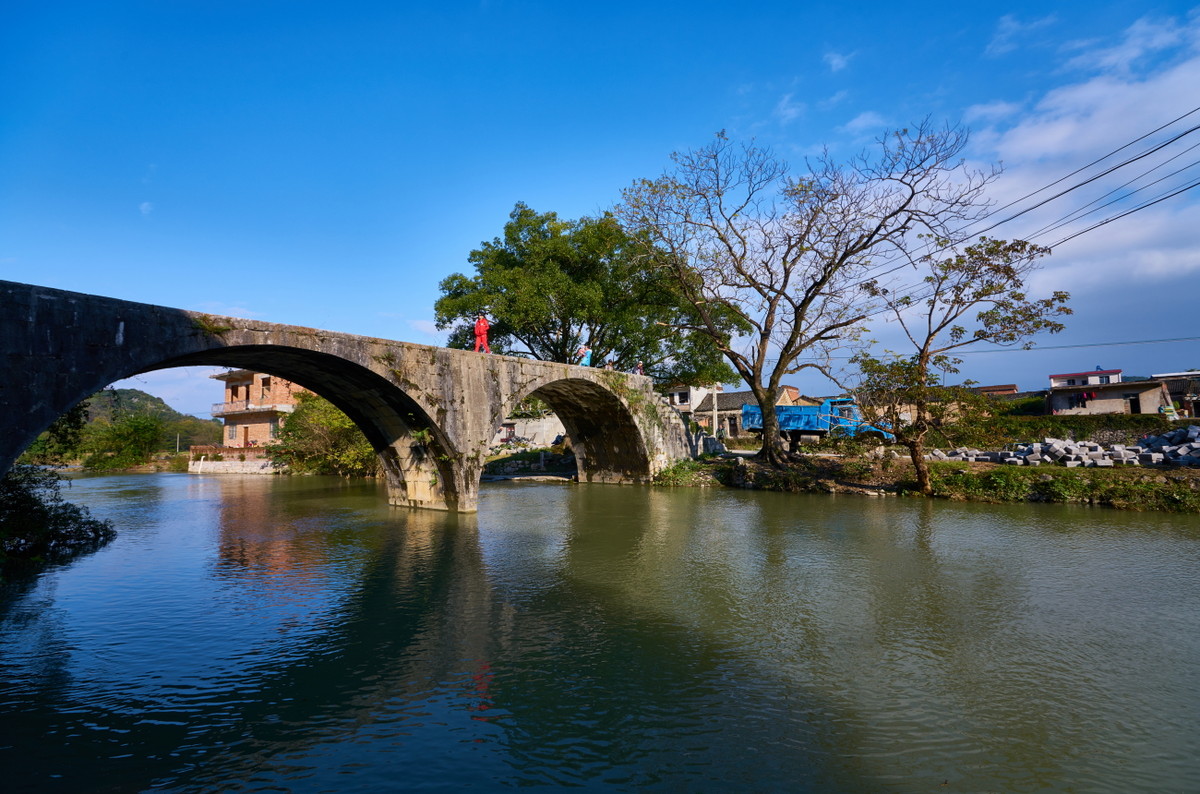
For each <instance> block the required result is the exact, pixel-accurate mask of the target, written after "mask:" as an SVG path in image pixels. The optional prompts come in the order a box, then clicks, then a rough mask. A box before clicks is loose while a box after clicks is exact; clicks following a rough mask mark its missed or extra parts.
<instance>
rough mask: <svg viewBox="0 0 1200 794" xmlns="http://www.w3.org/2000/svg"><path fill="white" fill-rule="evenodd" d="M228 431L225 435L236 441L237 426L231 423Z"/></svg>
mask: <svg viewBox="0 0 1200 794" xmlns="http://www.w3.org/2000/svg"><path fill="white" fill-rule="evenodd" d="M226 431H227V432H226V433H225V437H226V438H228V439H229V440H230V441H234V440H236V439H237V427H235V426H234V425H229V426H228V427H227V428H226Z"/></svg>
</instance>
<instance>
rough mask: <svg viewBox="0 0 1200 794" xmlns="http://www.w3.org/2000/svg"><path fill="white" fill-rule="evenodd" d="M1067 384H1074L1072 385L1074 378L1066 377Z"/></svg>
mask: <svg viewBox="0 0 1200 794" xmlns="http://www.w3.org/2000/svg"><path fill="white" fill-rule="evenodd" d="M1067 385H1068V386H1074V385H1075V379H1074V378H1067Z"/></svg>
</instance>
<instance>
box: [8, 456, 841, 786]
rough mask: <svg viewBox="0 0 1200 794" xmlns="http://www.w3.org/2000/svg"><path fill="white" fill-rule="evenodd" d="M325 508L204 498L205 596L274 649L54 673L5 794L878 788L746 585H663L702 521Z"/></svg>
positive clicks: (599, 500)
mask: <svg viewBox="0 0 1200 794" xmlns="http://www.w3.org/2000/svg"><path fill="white" fill-rule="evenodd" d="M314 484H318V483H316V482H315V481H314V482H310V483H300V484H296V485H295V487H293V484H288V483H284V484H283V487H279V483H278V482H277V481H276V482H253V481H248V480H240V481H237V480H229V481H225V482H222V483H218V484H217V487H216V488H214V487H210V486H211V485H212V483H207V484H194V483H193V484H189V485H188V488H189V489H190V494H191V498H192V499H193V500H194V502H195V503H197V504H198V503H199V502H201V501H205V500H207V501H208V503H210V504H216V505H219V507H216V508H213V509H215V510H216V514H215V527H213V529H212V530H211V531H215V532H216V533H217V535H216V554H215V556H214V557H211V559H210V560H209V562H208V564H207V573H206V574H205V579H206V580H207V581H208V583H209V584H210V586H212V587H214V588H215V590H216V591H217V592H219V593H236V594H237V597H236V602H237V606H236V608H235V609H234V610H233V611H232V613H231V614H232V615H234V616H235V617H234V618H233V620H234V621H236V622H237V623H240V624H241V625H240V626H238V627H237V629H236V631H237V632H238V633H242V632H244V631H245V630H246V627H247V622H248V623H250V624H253V625H256V626H258V627H259V628H258V630H257V632H256V633H257V634H258V635H259V637H258V639H257V640H256V641H255V642H253V643H251V644H250V645H248V646H247V647H244V648H241V649H239V650H238V651H236V652H235V653H234V655H233V657H232V658H223V659H220V660H217V659H214V660H213V664H212V670H211V671H210V672H209V673H208V674H207V675H206V676H204V677H202V678H197V679H190V678H189V679H187V680H180V679H176V678H174V677H173V676H172V674H171V673H170V672H169V670H166V669H159V670H158V671H157V672H156V673H155V675H154V676H152V677H151V678H152V679H153V680H140V681H133V682H128V683H127V684H126V685H125V687H126V688H125V690H124V691H122V690H117V691H102V690H96V689H95V688H94V687H89V686H87V685H86V684H85V682H78V681H73V680H72V673H71V669H72V667H74V666H73V665H65V664H64V665H61V666H60V667H59V668H58V670H59V672H58V673H55V674H50V673H48V674H47V676H46V677H45V678H44V679H43V681H42V691H41V692H40V693H39V694H38V695H37V697H35V698H33V699H32V702H33V705H30V703H22V704H21V705H20V709H21V711H20V712H19V713H10V714H9V715H8V717H6V719H5V720H4V721H3V722H4V724H5V725H6V727H5V728H3V729H0V745H3V746H4V749H0V759H7V760H5V763H4V766H5V767H6V769H7V770H8V771H7V773H6V776H7V778H8V784H7V785H12V786H14V788H12V789H10V790H34V789H37V790H40V791H54V790H59V791H89V790H95V791H102V790H113V791H117V790H155V789H164V790H172V791H212V790H218V789H219V790H263V789H270V790H305V791H307V790H323V789H344V788H346V787H349V788H359V789H363V790H387V789H395V788H408V787H413V788H418V787H432V788H439V789H458V788H468V787H475V788H493V787H496V786H501V785H503V786H521V787H546V788H549V787H561V786H571V787H581V788H584V789H588V790H614V789H616V790H624V789H630V788H639V789H641V788H647V789H651V790H688V791H706V790H707V791H718V790H720V791H727V790H731V789H733V790H783V789H786V790H789V791H806V790H812V791H853V790H861V789H862V788H863V785H862V781H861V780H860V779H859V778H858V772H857V770H856V769H855V767H854V765H853V764H852V763H850V762H848V761H847V760H846V759H845V758H844V757H843V755H842V752H841V749H842V747H843V746H844V743H845V742H846V741H847V740H848V739H849V738H850V731H849V729H848V728H847V727H846V726H845V724H844V722H843V721H842V720H840V719H839V716H838V714H837V713H836V711H835V710H833V709H832V708H831V707H830V704H828V703H824V702H822V700H821V698H820V697H818V696H817V695H816V694H815V692H814V691H810V690H808V689H807V688H806V687H805V686H803V685H798V684H796V683H794V682H789V683H784V682H783V681H784V679H787V678H788V676H787V675H786V671H780V670H772V669H766V668H764V667H763V663H762V661H761V659H759V658H754V657H753V656H751V655H749V654H747V653H746V652H745V651H746V649H745V647H743V644H742V643H743V639H742V638H740V637H739V635H738V632H737V620H736V619H734V617H731V616H730V615H727V614H722V612H723V610H724V609H726V608H727V607H728V606H729V605H728V603H727V595H722V593H725V594H728V593H730V592H731V590H732V591H736V590H737V589H738V588H742V587H744V584H745V583H744V582H743V581H742V579H743V577H744V576H745V572H744V571H737V570H734V569H733V568H732V567H731V568H730V569H728V570H722V566H720V565H715V566H709V567H705V568H703V569H694V570H691V571H683V570H681V569H679V568H678V567H677V566H673V564H672V563H671V562H670V561H671V560H673V559H677V558H678V554H677V552H678V551H679V550H680V548H681V547H682V546H683V545H687V544H689V543H694V542H695V538H689V537H688V533H687V532H682V533H680V532H678V531H676V529H677V528H678V527H679V526H681V525H685V526H686V525H690V524H691V521H692V519H693V518H694V519H696V523H695V526H700V521H699V518H700V514H701V512H702V511H705V510H707V509H709V508H708V506H706V505H705V504H704V503H703V501H702V500H698V501H695V502H692V503H691V504H688V505H686V506H685V507H684V514H680V513H679V512H678V511H679V510H680V502H679V501H678V500H675V501H674V502H673V504H672V505H670V506H668V505H666V504H664V503H662V502H661V500H659V501H656V499H655V492H654V491H652V490H650V489H641V488H632V489H631V488H622V489H615V488H599V487H582V488H564V489H562V490H561V491H558V490H556V489H553V488H547V487H545V486H543V487H542V488H541V489H540V490H539V489H536V488H530V487H527V486H520V485H516V486H504V488H506V489H507V490H504V491H502V490H500V489H495V490H492V491H489V492H487V493H486V494H485V496H486V498H485V500H484V505H483V509H482V510H481V512H480V513H479V514H478V516H462V515H454V514H444V513H433V512H427V511H417V512H411V511H399V512H398V511H394V510H388V509H387V508H383V507H380V506H379V504H378V489H377V487H376V486H373V485H367V486H363V485H353V484H351V485H347V484H345V483H335V482H332V481H326V482H323V483H319V486H320V487H315V488H314V487H312V485H314ZM539 493H540V494H543V495H544V494H546V493H551V494H553V496H552V498H549V499H543V498H542V497H540V496H538V494H539ZM614 494H616V495H617V498H614ZM218 497H219V498H218ZM331 497H332V498H331ZM689 509H690V510H694V511H696V514H695V515H694V516H689V515H687V514H686V511H687V510H689ZM197 510H199V508H197ZM665 510H672V511H675V515H674V516H673V518H672V521H671V523H672V524H673V525H674V527H675V528H676V529H673V530H671V531H667V530H666V528H665V526H664V525H663V524H660V523H659V522H658V521H656V516H658V515H659V514H660V513H661V512H662V511H665ZM531 522H538V523H531ZM134 535H135V537H134V538H130V542H142V540H141V537H140V536H137V533H134ZM146 542H150V541H149V540H146ZM183 542H190V541H183ZM656 576H658V577H667V578H669V579H676V578H682V577H685V576H693V577H695V578H696V581H695V583H694V584H693V585H692V586H688V587H683V588H678V589H671V590H669V592H671V593H673V594H674V595H673V596H670V597H680V598H689V599H700V600H703V599H709V600H710V602H711V603H707V604H701V605H699V606H697V605H696V604H688V605H676V606H678V607H680V608H674V607H672V605H671V603H670V597H666V598H665V600H664V593H666V592H668V590H664V589H662V588H649V587H647V591H650V590H657V594H655V595H652V596H651V597H648V598H646V599H644V600H643V599H640V598H639V597H638V595H637V593H638V588H639V582H643V581H646V582H647V583H648V580H649V578H651V577H656ZM181 595H184V596H185V595H186V594H181ZM17 597H18V598H21V596H20V595H18V596H17ZM27 597H37V596H36V594H27ZM31 608H32V605H30V604H24V605H22V607H21V608H20V609H18V610H17V612H18V613H22V614H24V615H25V617H24V618H21V619H28V620H37V619H42V618H35V617H31V613H30V612H29V610H30V609H31ZM216 608H217V609H224V608H225V607H216ZM146 609H147V610H151V611H152V610H154V609H155V607H154V605H153V604H147V605H146ZM697 616H701V617H703V616H707V618H711V620H712V625H707V624H706V623H705V621H704V620H698V619H697ZM9 618H10V620H11V619H14V618H13V615H11V614H10V616H9ZM231 626H232V624H231ZM177 631H179V632H186V631H187V628H186V627H180V628H179V629H177ZM52 634H53V632H49V633H45V632H43V634H42V635H40V636H42V638H43V639H45V638H47V637H50V636H51V635H52ZM140 641H141V642H143V643H146V645H145V647H146V649H147V652H148V653H151V654H153V650H152V648H153V645H154V643H153V642H152V641H148V640H146V639H145V638H143V639H141V640H140ZM220 642H221V639H220V638H216V637H214V638H212V643H213V644H219V643H220ZM43 651H44V654H45V657H46V659H47V660H53V659H56V658H57V659H59V660H60V661H61V660H64V659H66V658H68V657H70V655H71V653H72V651H71V650H70V649H69V648H64V647H61V646H55V645H54V644H53V643H51V644H50V645H48V646H47V647H45V648H44V649H43ZM163 652H164V653H165V652H166V649H165V648H164V650H163ZM197 652H198V653H199V654H200V655H201V656H202V657H203V656H205V655H206V654H207V653H208V652H207V651H205V650H204V648H203V647H202V646H201V647H198V648H197ZM148 661H152V660H148ZM48 663H50V664H51V665H52V666H53V662H48ZM84 666H85V667H86V664H85V665H84ZM151 667H153V665H152V664H151ZM75 675H78V671H76V673H75ZM81 684H82V685H81ZM839 723H842V724H839ZM50 771H52V772H53V774H54V775H56V776H55V777H53V778H48V777H47V773H48V772H50Z"/></svg>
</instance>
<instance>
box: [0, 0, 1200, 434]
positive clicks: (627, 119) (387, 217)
mask: <svg viewBox="0 0 1200 794" xmlns="http://www.w3.org/2000/svg"><path fill="white" fill-rule="evenodd" d="M915 8H916V7H913V6H910V5H903V4H896V3H873V2H864V3H859V4H806V3H794V2H793V3H784V2H762V3H757V4H751V5H747V6H746V7H744V8H739V7H735V6H732V5H730V4H728V3H721V4H716V3H707V2H689V3H674V2H669V3H668V2H663V3H636V4H635V3H610V4H603V5H596V4H586V5H585V4H565V3H530V2H501V1H496V0H493V1H490V2H473V3H456V2H448V3H443V4H440V5H435V4H419V5H418V4H412V3H404V2H393V3H369V2H343V3H305V2H254V1H253V0H243V2H237V3H232V2H205V3H198V2H184V1H177V2H122V0H113V1H112V2H108V3H73V2H58V3H34V2H21V1H20V0H15V1H12V2H8V3H6V4H5V6H4V9H5V10H4V24H3V25H0V278H4V279H9V280H14V281H24V282H30V283H35V284H41V285H45V286H51V287H59V288H64V289H71V290H77V291H80V292H88V293H96V294H101V295H109V296H113V297H118V298H123V299H127V300H134V301H143V302H147V303H157V304H163V305H168V306H176V307H181V308H188V309H196V310H201V311H207V312H212V313H222V314H232V315H236V316H243V317H253V318H258V319H262V320H268V321H273V322H281V323H289V324H296V325H306V326H314V327H320V328H327V329H333V330H338V331H346V332H350V333H358V334H367V335H372V336H381V337H387V338H393V339H404V340H408V341H413V342H420V343H431V344H436V343H437V342H439V341H440V340H441V338H442V336H441V335H440V334H438V333H437V332H436V331H435V330H434V329H433V327H432V317H433V313H432V304H433V302H434V300H435V299H436V298H437V296H438V290H437V284H438V282H439V281H440V280H441V279H442V278H443V277H445V276H446V275H448V274H450V273H452V272H455V271H460V272H469V270H468V265H467V261H466V257H467V254H468V252H469V251H470V250H471V249H472V248H475V247H477V246H478V245H479V243H480V242H481V241H483V240H486V239H491V238H492V237H494V236H496V235H497V234H499V233H500V231H501V228H502V226H503V223H504V221H505V220H506V218H507V215H508V213H509V211H510V210H511V209H512V206H513V204H514V203H515V202H517V201H524V202H526V203H527V204H529V205H530V206H532V207H534V208H535V209H537V210H540V211H548V210H554V211H556V212H558V213H559V214H560V215H563V216H566V217H578V216H580V215H588V214H596V213H599V212H602V211H604V210H605V209H606V208H609V207H610V206H612V205H613V204H614V203H615V202H616V201H617V200H618V198H619V195H620V191H621V189H622V188H623V187H625V186H627V185H628V184H629V183H630V182H632V181H633V180H634V179H636V178H639V177H644V176H654V175H656V174H658V173H659V172H661V171H662V170H663V169H664V168H665V167H666V166H667V164H668V156H669V154H670V153H671V152H672V151H674V150H680V149H687V148H692V147H698V146H702V145H704V144H705V143H706V142H708V140H710V138H711V136H712V134H713V133H714V132H716V131H717V130H721V129H725V130H728V132H729V134H730V135H731V136H733V137H736V138H750V137H755V138H756V139H757V140H758V141H759V142H761V143H766V144H769V145H771V146H773V147H774V148H775V150H776V151H777V153H778V154H780V155H781V156H783V157H785V158H787V159H789V160H791V161H792V162H793V163H794V164H797V165H799V164H801V163H802V161H803V158H804V157H805V156H806V155H809V154H812V153H814V152H816V151H818V150H819V149H820V148H821V147H822V146H828V147H830V149H831V150H832V151H833V152H834V153H836V154H844V155H849V154H851V153H853V152H854V151H857V150H858V149H860V148H861V147H863V146H865V145H867V144H869V143H870V141H871V140H872V139H873V138H874V137H875V136H877V135H879V134H880V133H881V132H883V131H884V130H885V129H886V128H888V127H895V126H904V125H908V124H911V123H912V122H914V121H917V120H919V119H921V118H923V117H925V116H929V117H931V118H933V119H935V120H937V121H943V120H944V121H948V122H951V123H959V122H961V123H965V124H967V125H968V126H970V127H971V129H972V130H973V132H974V137H973V143H972V150H971V152H970V156H971V159H972V160H976V161H978V162H980V163H985V162H993V161H996V160H1002V161H1003V162H1004V165H1005V168H1006V173H1005V175H1004V177H1003V178H1002V179H1001V180H1000V181H998V182H997V183H996V184H995V185H994V190H993V196H994V197H995V198H996V199H997V200H998V201H1000V202H1003V201H1006V200H1007V199H1008V198H1010V197H1015V196H1019V195H1022V194H1023V193H1025V192H1026V191H1027V190H1029V189H1032V188H1034V187H1041V186H1043V185H1044V184H1046V183H1047V182H1049V181H1051V180H1052V179H1055V178H1057V177H1059V176H1061V175H1063V174H1066V173H1068V172H1070V171H1072V170H1074V169H1075V168H1076V167H1078V166H1080V165H1083V164H1084V163H1086V162H1088V161H1090V160H1091V159H1093V158H1094V157H1096V156H1098V155H1099V154H1103V153H1105V152H1108V151H1110V150H1111V149H1114V148H1116V147H1117V146H1120V145H1121V144H1123V143H1126V142H1128V141H1129V140H1131V139H1133V138H1135V137H1137V136H1139V135H1141V134H1143V133H1145V132H1147V131H1149V130H1151V129H1153V128H1155V127H1157V126H1159V125H1160V124H1163V123H1165V122H1167V121H1169V120H1170V119H1173V118H1175V117H1177V116H1179V115H1181V114H1183V113H1185V112H1187V111H1188V110H1190V109H1192V108H1193V107H1195V106H1196V105H1200V12H1198V11H1197V9H1196V8H1194V7H1192V6H1189V5H1187V4H1181V3H1154V2H1139V3H1124V2H1121V3H1117V2H1114V3H1103V2H1101V3H1094V2H1093V3H1083V2H1068V3H1057V4H1053V6H1049V5H1047V4H1045V3H1036V4H1035V3H1019V2H1018V3H1008V4H1005V5H999V4H964V3H953V4H952V3H944V4H938V3H934V4H924V5H922V6H920V7H919V10H914V9H915ZM1192 119H1196V120H1195V121H1193V124H1194V123H1200V114H1198V115H1197V116H1193V117H1192ZM1189 140H1190V139H1189ZM1185 143H1187V141H1185ZM1188 145H1190V143H1188ZM1195 159H1196V157H1191V158H1189V157H1188V156H1187V155H1184V156H1182V157H1181V158H1180V159H1179V160H1178V161H1177V163H1179V164H1181V165H1182V164H1184V163H1189V162H1191V161H1192V160H1195ZM1191 173H1193V174H1194V173H1195V171H1193V172H1191ZM1186 176H1187V174H1186V173H1185V174H1184V175H1183V177H1180V178H1185V177H1186ZM1115 184H1116V183H1112V184H1110V185H1109V187H1114V186H1115ZM1079 203H1082V201H1078V202H1076V204H1073V205H1068V204H1056V205H1055V207H1057V208H1060V211H1059V212H1058V213H1057V214H1062V212H1065V211H1068V210H1069V209H1071V208H1072V207H1073V206H1077V205H1078V204H1079ZM1052 214H1053V213H1052ZM1036 220H1037V219H1036V218H1035V217H1033V216H1029V217H1027V218H1025V219H1023V220H1022V221H1020V222H1014V223H1013V224H1010V225H1006V226H1005V227H1002V228H1001V229H998V230H996V232H994V233H995V234H997V235H999V236H1006V237H1015V236H1022V235H1023V234H1028V233H1029V232H1030V231H1031V230H1033V229H1036V228H1038V227H1039V226H1040V225H1041V224H1040V223H1037V222H1036ZM1077 228H1082V226H1080V227H1077ZM1041 242H1046V241H1045V240H1042V241H1041ZM1036 286H1037V288H1038V289H1043V290H1045V289H1067V290H1070V291H1071V292H1072V293H1073V295H1074V301H1073V305H1074V307H1075V309H1076V315H1075V317H1074V318H1073V319H1072V320H1071V322H1070V325H1069V327H1068V330H1067V331H1066V332H1064V333H1063V334H1060V335H1058V336H1056V337H1051V338H1047V339H1045V340H1043V341H1042V344H1043V345H1053V346H1060V345H1090V344H1094V343H1101V342H1126V341H1135V340H1146V339H1173V338H1180V337H1189V336H1200V319H1197V318H1198V317H1200V315H1198V314H1197V312H1196V311H1195V309H1194V305H1195V301H1194V296H1197V295H1200V191H1192V192H1188V193H1184V194H1183V195H1181V196H1178V197H1176V198H1175V199H1172V200H1170V201H1166V202H1163V203H1162V204H1159V205H1156V206H1155V207H1153V208H1151V209H1148V210H1145V211H1143V212H1139V213H1137V214H1136V215H1133V216H1130V217H1129V218H1126V219H1124V220H1121V221H1117V222H1114V223H1112V224H1109V225H1108V226H1105V227H1103V228H1102V229H1099V230H1096V231H1095V232H1091V233H1088V234H1086V235H1083V236H1081V237H1079V238H1077V239H1076V240H1074V241H1071V242H1068V243H1065V244H1063V245H1062V246H1060V247H1059V248H1058V249H1056V251H1055V254H1054V256H1053V257H1052V258H1051V259H1050V260H1048V261H1047V267H1046V270H1045V271H1044V273H1043V274H1042V275H1041V276H1039V278H1038V281H1037V284H1036ZM888 333H889V332H888V331H887V329H886V328H884V329H879V331H878V334H877V335H878V336H880V337H881V338H885V339H886V338H887V336H888ZM966 358H967V363H966V365H965V366H964V375H965V376H967V377H970V378H973V379H975V380H977V381H980V382H985V383H1006V382H1015V383H1018V384H1019V385H1021V386H1022V388H1030V389H1032V388H1041V387H1043V386H1044V385H1045V384H1046V379H1045V376H1046V374H1048V373H1050V372H1062V371H1074V370H1078V369H1090V368H1093V367H1095V366H1097V365H1103V366H1104V367H1106V368H1109V367H1111V368H1117V367H1120V368H1124V369H1125V370H1126V371H1127V372H1132V373H1135V374H1149V373H1151V372H1163V371H1176V370H1180V369H1185V368H1189V367H1200V343H1197V342H1194V341H1191V342H1178V343H1170V344H1153V345H1121V346H1112V347H1100V348H1087V347H1082V348H1071V349H1062V350H1044V351H1040V352H1031V353H1020V352H1006V353H995V354H984V355H973V356H968V357H966ZM207 373H208V371H193V370H187V371H183V370H173V371H168V372H164V373H156V374H152V375H147V376H142V377H139V378H137V379H135V380H133V381H132V382H129V383H125V384H123V385H132V386H136V387H139V388H144V389H146V390H147V391H150V392H152V393H155V394H159V395H160V396H163V397H164V398H166V399H167V400H168V401H169V402H170V403H171V404H172V405H173V406H175V407H176V408H178V409H180V410H184V411H187V412H192V413H198V414H205V412H206V411H207V409H208V406H209V405H210V404H211V403H212V402H214V401H215V400H217V399H218V395H219V389H218V388H216V387H217V385H218V384H216V383H214V382H213V381H210V380H208V379H207V377H206V375H207ZM795 381H796V382H797V384H798V385H800V386H801V388H802V389H803V390H805V391H808V392H817V393H822V392H828V391H830V390H831V389H830V387H829V385H828V384H827V383H825V382H823V381H819V380H816V379H813V378H811V377H809V378H797V379H795Z"/></svg>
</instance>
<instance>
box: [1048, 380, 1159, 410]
mask: <svg viewBox="0 0 1200 794" xmlns="http://www.w3.org/2000/svg"><path fill="white" fill-rule="evenodd" d="M1080 392H1085V393H1094V394H1095V395H1096V397H1095V399H1089V400H1087V404H1086V405H1079V404H1077V402H1075V403H1073V401H1072V399H1071V398H1072V397H1073V396H1074V395H1077V394H1079V393H1080ZM1129 394H1135V395H1137V398H1138V410H1137V411H1136V413H1143V414H1156V413H1158V409H1159V407H1160V406H1163V405H1169V404H1170V403H1169V402H1168V401H1167V396H1166V394H1165V390H1164V388H1163V385H1162V384H1161V383H1154V384H1153V385H1150V386H1147V385H1146V384H1144V383H1142V382H1138V381H1127V382H1124V383H1119V384H1113V385H1111V386H1108V387H1106V388H1100V387H1096V386H1093V387H1090V388H1089V387H1077V388H1074V389H1072V390H1070V391H1057V390H1056V391H1052V392H1051V393H1050V400H1049V402H1050V412H1051V413H1053V414H1059V415H1066V416H1071V415H1076V416H1085V415H1092V414H1127V413H1131V411H1130V401H1129V400H1128V399H1127V397H1126V395H1129Z"/></svg>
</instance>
